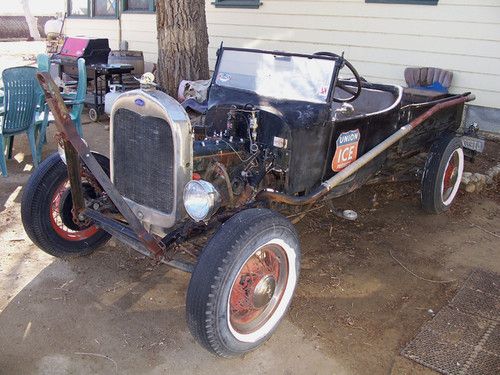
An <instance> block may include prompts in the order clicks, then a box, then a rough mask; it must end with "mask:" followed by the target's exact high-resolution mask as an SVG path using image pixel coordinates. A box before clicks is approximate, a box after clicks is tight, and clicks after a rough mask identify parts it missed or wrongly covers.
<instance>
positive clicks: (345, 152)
mask: <svg viewBox="0 0 500 375" xmlns="http://www.w3.org/2000/svg"><path fill="white" fill-rule="evenodd" d="M360 138H361V134H360V132H359V129H356V130H350V131H348V132H345V133H341V134H340V135H339V137H338V138H337V149H336V150H335V155H334V156H333V160H332V170H333V171H334V172H340V171H341V170H342V169H344V168H345V167H347V166H348V165H349V164H351V163H352V162H353V161H355V160H356V159H357V158H358V144H359V139H360Z"/></svg>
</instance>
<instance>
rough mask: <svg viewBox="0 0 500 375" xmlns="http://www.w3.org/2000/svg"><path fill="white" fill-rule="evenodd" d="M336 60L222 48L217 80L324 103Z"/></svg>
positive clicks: (272, 94)
mask: <svg viewBox="0 0 500 375" xmlns="http://www.w3.org/2000/svg"><path fill="white" fill-rule="evenodd" d="M334 67H335V61H333V60H322V59H311V58H307V57H302V56H280V55H273V54H269V53H262V52H254V51H233V50H223V54H222V57H221V61H220V64H219V69H218V70H217V72H216V74H217V76H216V79H215V83H216V84H217V85H219V86H224V87H231V88H236V89H243V90H248V91H253V92H255V93H257V94H258V95H262V96H267V97H274V98H279V99H289V100H304V101H309V102H317V103H325V102H326V100H327V96H328V89H329V87H330V82H331V80H332V75H333V69H334Z"/></svg>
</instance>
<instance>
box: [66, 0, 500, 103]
mask: <svg viewBox="0 0 500 375" xmlns="http://www.w3.org/2000/svg"><path fill="white" fill-rule="evenodd" d="M206 3H207V8H206V9H207V21H208V30H209V35H210V47H209V59H210V64H211V66H212V67H213V65H214V63H215V52H216V49H217V48H218V46H219V44H220V43H221V42H222V41H223V42H224V44H225V45H226V46H234V47H251V48H263V49H271V50H290V51H296V52H309V53H312V52H317V51H332V52H336V53H339V52H342V51H344V52H345V56H346V58H347V59H349V60H350V61H351V62H353V63H354V65H355V66H356V67H357V69H358V71H359V72H360V74H361V75H363V76H364V77H365V78H367V79H368V80H372V81H376V82H389V83H398V84H404V81H403V71H404V68H405V67H407V66H436V67H441V68H445V69H450V70H452V71H454V73H455V77H454V82H453V87H452V91H454V92H464V91H473V92H474V93H475V94H476V95H477V97H478V99H477V101H476V104H478V105H482V106H487V107H494V108H500V0H439V4H438V5H437V6H425V5H407V4H367V3H365V1H364V0H262V3H263V4H262V5H261V7H260V8H258V9H238V8H229V9H227V8H215V7H214V6H213V5H212V0H207V1H206ZM113 27H116V30H115V29H113ZM117 29H118V21H108V20H91V21H89V20H80V19H68V20H67V21H66V31H67V33H68V34H87V35H95V36H106V33H108V35H107V36H108V37H109V38H110V41H111V44H112V48H115V46H116V45H117V41H118V35H119V32H118V30H117ZM155 30H156V20H155V15H154V14H131V13H125V14H123V15H122V39H123V40H127V41H128V42H129V48H130V49H139V50H143V51H144V53H145V58H146V60H149V61H155V60H156V56H157V45H156V31H155Z"/></svg>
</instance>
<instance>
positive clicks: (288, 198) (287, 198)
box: [255, 93, 476, 206]
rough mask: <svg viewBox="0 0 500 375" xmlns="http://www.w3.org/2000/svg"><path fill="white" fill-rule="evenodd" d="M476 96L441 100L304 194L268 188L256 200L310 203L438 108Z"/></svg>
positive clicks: (467, 94)
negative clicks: (297, 194)
mask: <svg viewBox="0 0 500 375" xmlns="http://www.w3.org/2000/svg"><path fill="white" fill-rule="evenodd" d="M475 98H476V97H475V96H474V95H472V94H470V93H466V94H463V95H459V96H457V97H456V98H455V99H451V100H448V101H446V102H441V103H438V104H436V105H435V106H433V107H432V108H430V109H429V110H428V111H426V112H425V113H423V114H421V115H420V116H418V117H417V118H415V119H414V120H413V121H411V122H410V123H408V124H406V125H404V126H403V127H401V128H400V129H399V130H398V131H397V132H395V133H394V134H393V135H391V136H390V137H388V138H387V139H385V140H384V141H382V142H381V143H379V144H378V145H377V146H375V147H374V148H372V149H371V150H370V151H368V152H367V153H366V154H364V155H363V156H361V157H360V158H359V159H357V160H356V161H354V162H353V163H351V164H349V165H348V166H347V167H345V168H344V169H342V170H341V171H340V172H338V173H336V174H335V175H334V176H333V177H331V178H330V179H328V180H326V181H324V182H323V183H322V184H321V185H320V186H319V187H317V188H316V189H315V190H314V191H312V192H311V193H309V194H307V195H304V196H300V197H297V196H293V195H287V194H283V193H278V192H275V191H269V190H264V191H261V192H260V193H258V194H257V196H256V198H255V199H256V200H267V201H274V202H280V203H285V204H289V205H293V206H302V205H305V204H311V203H314V202H316V201H318V200H319V199H321V198H323V197H324V196H325V195H327V194H328V193H329V192H330V191H331V190H332V189H333V188H334V187H336V186H337V185H339V184H340V183H342V182H343V181H344V180H346V179H347V178H348V177H350V176H351V175H352V174H354V173H356V172H357V171H358V170H360V169H361V168H362V167H364V166H365V165H366V164H368V163H369V162H370V161H372V160H373V159H374V158H376V157H377V156H378V155H380V154H381V153H382V152H384V151H385V150H387V149H388V148H389V147H391V146H392V145H394V144H395V143H397V142H399V141H400V140H401V139H402V138H404V137H405V136H406V135H407V134H408V133H410V132H411V131H412V130H413V129H415V128H416V127H418V126H419V125H421V124H422V123H423V122H424V121H425V120H427V119H428V118H429V117H431V116H432V115H433V114H435V113H436V112H439V111H440V110H442V109H444V108H449V107H452V106H455V105H457V104H461V103H466V102H470V101H472V100H474V99H475Z"/></svg>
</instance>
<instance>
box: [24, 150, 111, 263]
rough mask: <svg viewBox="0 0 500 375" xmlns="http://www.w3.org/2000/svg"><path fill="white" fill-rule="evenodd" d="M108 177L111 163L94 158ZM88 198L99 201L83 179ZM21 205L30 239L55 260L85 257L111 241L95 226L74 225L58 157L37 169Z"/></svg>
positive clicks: (52, 156)
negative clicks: (56, 258)
mask: <svg viewBox="0 0 500 375" xmlns="http://www.w3.org/2000/svg"><path fill="white" fill-rule="evenodd" d="M94 156H95V157H96V159H97V161H98V162H99V164H100V165H101V167H102V168H103V169H104V171H105V172H106V173H108V174H109V160H108V158H106V157H105V156H102V155H99V154H94ZM82 185H83V189H84V194H85V197H86V198H96V197H97V195H96V192H95V190H94V188H93V187H92V185H91V184H90V183H89V182H88V181H87V180H86V178H85V176H82ZM25 189H26V190H25V191H24V194H23V198H22V201H21V218H22V221H23V225H24V229H25V230H26V233H28V236H29V238H30V239H31V240H32V241H33V242H34V243H35V245H37V246H38V247H39V248H41V249H42V250H43V251H45V252H46V253H49V254H50V255H53V256H56V257H71V256H84V255H88V254H90V253H92V252H93V251H94V250H95V249H97V248H98V247H99V246H102V245H103V244H105V243H106V242H107V241H108V240H109V238H110V237H111V236H110V235H109V234H108V233H107V232H105V231H103V230H102V229H99V228H97V227H96V226H95V225H92V223H90V224H88V225H83V226H79V225H78V224H76V223H75V222H73V215H72V213H71V210H72V208H73V202H72V199H71V190H70V187H69V181H68V173H67V168H66V165H65V164H64V163H63V161H62V160H61V157H60V156H59V154H58V153H55V154H52V155H51V156H49V157H48V158H47V159H45V160H44V161H43V163H41V164H40V166H39V168H37V169H35V171H34V172H33V174H32V175H31V177H30V179H29V180H28V183H27V185H26V188H25Z"/></svg>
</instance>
